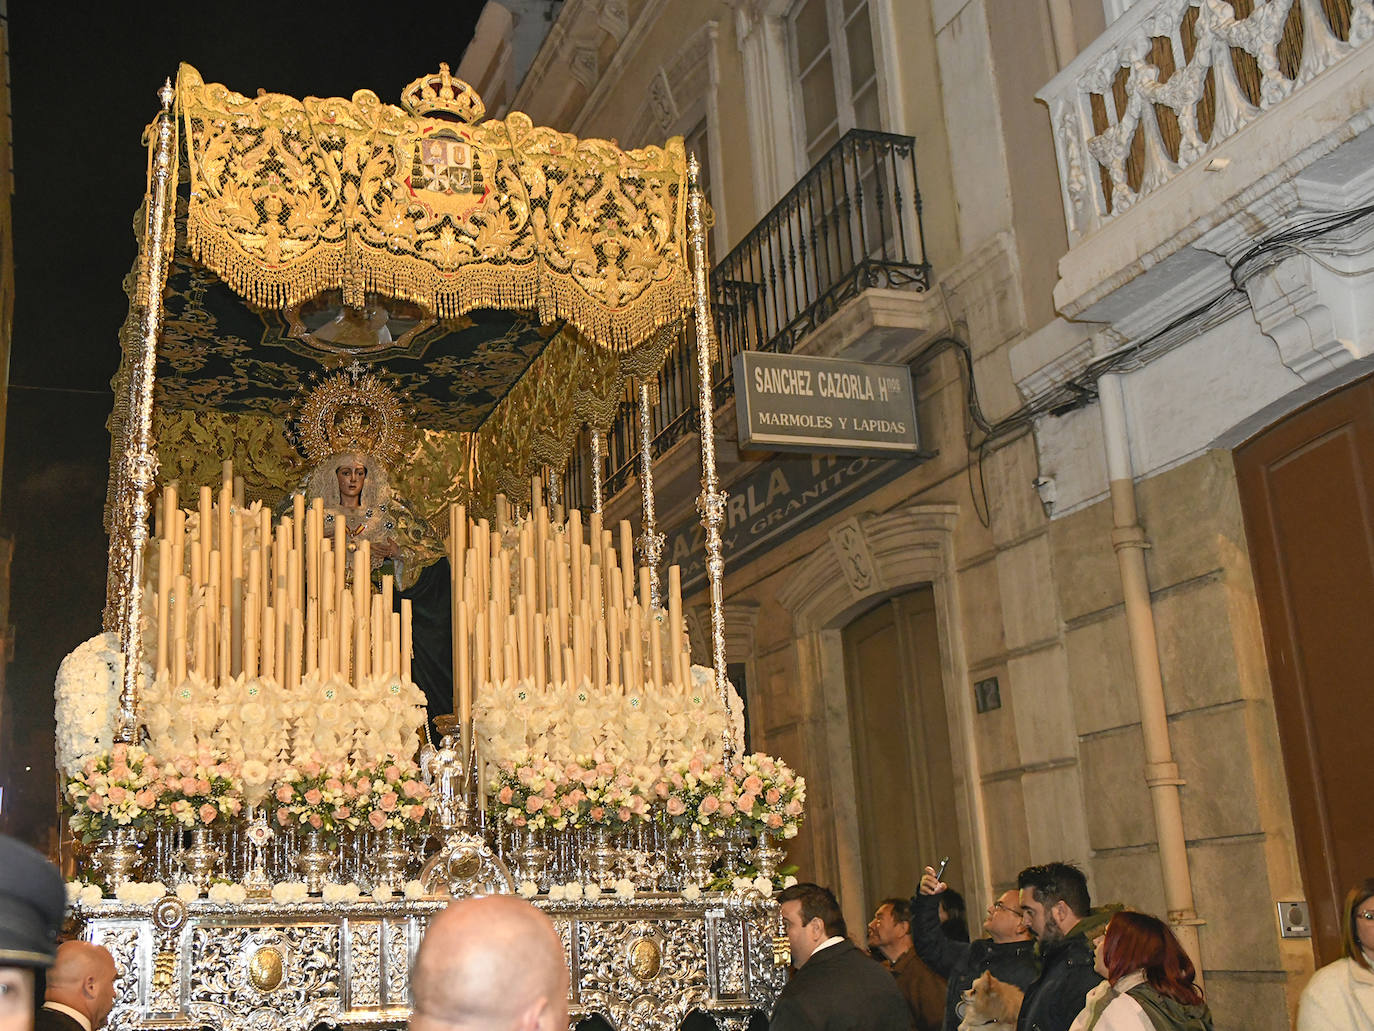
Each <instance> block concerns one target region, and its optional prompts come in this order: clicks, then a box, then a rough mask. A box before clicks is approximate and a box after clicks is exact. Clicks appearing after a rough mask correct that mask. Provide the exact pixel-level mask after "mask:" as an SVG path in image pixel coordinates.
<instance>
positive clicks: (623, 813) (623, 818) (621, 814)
mask: <svg viewBox="0 0 1374 1031" xmlns="http://www.w3.org/2000/svg"><path fill="white" fill-rule="evenodd" d="M615 815H616V817H617V818H618V819H619V820H620V822H621V823H629V822H630V817H631V816H633V815H634V814H633V813H631V812H630V807H629V806H624V805H623V806H621V807H620V808H619V809H617V810H616V813H615Z"/></svg>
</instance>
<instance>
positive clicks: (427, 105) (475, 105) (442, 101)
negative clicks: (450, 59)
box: [401, 62, 487, 125]
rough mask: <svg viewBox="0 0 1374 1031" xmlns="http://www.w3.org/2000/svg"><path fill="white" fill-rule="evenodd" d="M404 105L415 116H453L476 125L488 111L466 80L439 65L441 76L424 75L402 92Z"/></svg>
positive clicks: (444, 65)
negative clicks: (456, 76)
mask: <svg viewBox="0 0 1374 1031" xmlns="http://www.w3.org/2000/svg"><path fill="white" fill-rule="evenodd" d="M401 106H402V107H403V108H405V109H406V110H407V111H409V112H410V113H411V114H413V115H421V116H429V117H439V118H452V119H456V120H457V121H460V122H466V123H467V124H468V125H472V124H473V123H475V122H480V121H481V120H482V116H483V115H485V114H486V113H487V105H486V104H483V103H482V98H481V97H479V96H478V95H477V92H476V91H475V90H474V89H473V88H472V87H471V86H469V85H468V84H467V83H466V82H464V81H463V80H462V79H459V78H455V77H454V76H453V75H451V74H450V73H449V70H448V64H447V63H446V62H441V63H440V64H439V74H438V75H422V76H420V78H418V79H416V80H415V81H414V82H412V83H411V84H410V85H409V86H407V87H406V88H405V89H404V90H403V91H402V92H401Z"/></svg>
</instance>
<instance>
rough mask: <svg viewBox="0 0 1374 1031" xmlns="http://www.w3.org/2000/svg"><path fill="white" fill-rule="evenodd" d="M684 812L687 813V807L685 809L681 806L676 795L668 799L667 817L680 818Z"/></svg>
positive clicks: (680, 800)
mask: <svg viewBox="0 0 1374 1031" xmlns="http://www.w3.org/2000/svg"><path fill="white" fill-rule="evenodd" d="M686 811H687V807H686V806H685V805H683V804H682V799H680V798H678V797H677V796H676V795H674V796H673V797H672V798H670V799H668V815H669V816H681V815H682V814H683V813H685V812H686Z"/></svg>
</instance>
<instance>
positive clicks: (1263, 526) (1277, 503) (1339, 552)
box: [1235, 377, 1374, 965]
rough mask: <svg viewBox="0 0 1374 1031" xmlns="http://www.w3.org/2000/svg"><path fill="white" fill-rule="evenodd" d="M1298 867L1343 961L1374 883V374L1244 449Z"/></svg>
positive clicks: (1241, 464) (1321, 948)
mask: <svg viewBox="0 0 1374 1031" xmlns="http://www.w3.org/2000/svg"><path fill="white" fill-rule="evenodd" d="M1235 461H1236V474H1237V479H1238V481H1239V485H1240V497H1241V506H1242V510H1243V512H1244V515H1245V529H1246V535H1247V537H1248V538H1249V546H1250V558H1251V564H1252V565H1253V567H1254V571H1255V589H1256V593H1257V595H1258V597H1259V604H1260V620H1261V623H1262V625H1263V627H1264V642H1265V649H1266V652H1267V654H1268V661H1269V674H1270V679H1271V681H1272V682H1273V686H1274V710H1275V714H1276V715H1277V717H1278V725H1279V740H1280V742H1281V743H1282V748H1283V760H1284V767H1285V771H1286V773H1287V780H1288V793H1289V798H1290V800H1291V803H1292V806H1293V828H1294V831H1295V832H1296V835H1297V841H1296V844H1297V851H1298V861H1299V864H1300V866H1301V868H1302V876H1303V884H1304V889H1305V891H1306V893H1307V899H1308V902H1309V903H1310V905H1311V909H1312V920H1313V932H1314V935H1315V938H1314V941H1313V945H1314V946H1315V948H1316V953H1317V963H1318V964H1319V965H1320V964H1323V963H1329V962H1331V961H1332V960H1334V959H1337V958H1339V956H1340V955H1341V923H1342V918H1341V913H1340V910H1341V904H1342V902H1343V898H1344V895H1345V892H1346V891H1347V890H1348V889H1349V888H1350V886H1351V885H1352V884H1354V883H1355V881H1357V880H1359V879H1361V878H1364V877H1368V876H1369V873H1370V869H1371V867H1370V857H1371V856H1374V820H1370V819H1369V811H1368V807H1367V806H1366V805H1365V804H1364V802H1363V793H1362V791H1361V788H1362V786H1363V785H1364V784H1365V783H1366V782H1367V780H1368V773H1369V737H1370V732H1371V728H1374V691H1371V690H1370V689H1369V676H1370V670H1371V669H1374V634H1371V633H1370V631H1369V619H1370V613H1371V612H1374V377H1366V378H1365V379H1363V380H1360V381H1358V382H1356V383H1354V384H1352V385H1350V386H1348V387H1345V388H1344V389H1342V390H1340V391H1338V392H1336V393H1334V394H1331V395H1329V396H1328V397H1325V398H1322V399H1321V400H1319V401H1316V402H1313V403H1312V404H1310V405H1308V406H1307V407H1305V408H1301V409H1299V410H1298V411H1297V412H1294V413H1293V414H1292V415H1289V416H1287V417H1286V418H1284V419H1282V420H1280V421H1279V422H1278V423H1276V424H1274V425H1273V426H1271V427H1269V428H1268V429H1267V430H1265V431H1264V432H1263V433H1261V434H1260V435H1259V436H1257V437H1255V438H1253V439H1251V440H1249V441H1247V442H1246V443H1245V444H1244V445H1243V446H1242V447H1240V448H1237V449H1236V453H1235Z"/></svg>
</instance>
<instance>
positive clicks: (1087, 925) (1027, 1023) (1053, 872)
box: [1016, 863, 1121, 1031]
mask: <svg viewBox="0 0 1374 1031" xmlns="http://www.w3.org/2000/svg"><path fill="white" fill-rule="evenodd" d="M1016 883H1017V884H1018V885H1020V888H1021V912H1022V913H1023V914H1024V915H1025V918H1026V925H1027V926H1028V927H1029V928H1030V931H1031V933H1032V934H1034V935H1035V937H1036V943H1035V951H1036V952H1037V953H1038V954H1039V956H1040V976H1039V977H1037V978H1036V979H1035V981H1034V982H1033V983H1032V984H1031V985H1030V987H1029V988H1027V989H1026V997H1025V998H1024V999H1023V1000H1022V1001H1021V1015H1020V1016H1019V1017H1018V1018H1017V1020H1016V1031H1032V1029H1035V1031H1068V1028H1069V1025H1070V1024H1072V1023H1073V1018H1074V1017H1076V1016H1078V1013H1079V1011H1080V1010H1082V1008H1083V1000H1084V998H1086V996H1087V994H1088V992H1090V991H1091V990H1092V989H1093V988H1095V987H1097V985H1098V984H1099V983H1100V982H1101V981H1102V976H1101V975H1100V974H1099V973H1098V972H1097V970H1096V969H1094V960H1095V957H1094V955H1093V939H1094V938H1095V937H1097V936H1098V935H1099V934H1101V933H1102V932H1103V930H1104V929H1105V928H1106V926H1107V922H1108V921H1109V920H1111V918H1112V914H1113V913H1115V912H1116V911H1117V910H1118V909H1120V908H1121V907H1120V906H1119V905H1109V906H1102V907H1099V908H1097V909H1094V908H1093V906H1092V901H1091V899H1090V898H1089V897H1088V879H1087V878H1086V877H1084V876H1083V871H1082V870H1080V869H1078V867H1076V866H1074V865H1073V864H1072V863H1046V864H1044V865H1043V866H1028V867H1026V868H1025V869H1024V870H1022V871H1021V873H1020V874H1019V875H1017V878H1016Z"/></svg>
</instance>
